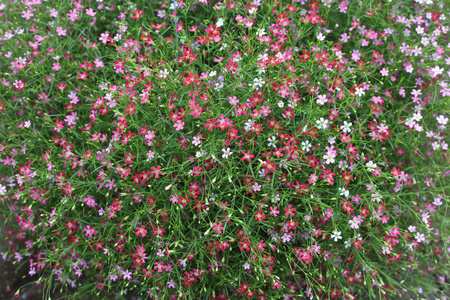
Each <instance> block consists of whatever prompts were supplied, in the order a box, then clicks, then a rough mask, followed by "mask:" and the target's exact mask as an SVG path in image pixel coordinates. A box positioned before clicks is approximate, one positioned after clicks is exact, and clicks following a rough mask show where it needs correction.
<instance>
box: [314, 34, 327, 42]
mask: <svg viewBox="0 0 450 300" xmlns="http://www.w3.org/2000/svg"><path fill="white" fill-rule="evenodd" d="M316 38H317V39H318V40H319V41H323V40H324V39H325V36H324V35H323V34H322V32H319V34H318V35H317V36H316Z"/></svg>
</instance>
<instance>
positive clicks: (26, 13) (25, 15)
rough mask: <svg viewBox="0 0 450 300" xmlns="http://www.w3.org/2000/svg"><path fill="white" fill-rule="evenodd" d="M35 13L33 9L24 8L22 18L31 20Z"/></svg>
mask: <svg viewBox="0 0 450 300" xmlns="http://www.w3.org/2000/svg"><path fill="white" fill-rule="evenodd" d="M32 16H34V14H33V13H32V10H31V9H27V11H24V10H22V18H25V19H27V20H29V19H30V18H31V17H32Z"/></svg>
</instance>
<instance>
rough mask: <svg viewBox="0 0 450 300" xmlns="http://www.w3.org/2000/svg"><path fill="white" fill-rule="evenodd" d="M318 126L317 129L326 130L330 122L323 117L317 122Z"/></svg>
mask: <svg viewBox="0 0 450 300" xmlns="http://www.w3.org/2000/svg"><path fill="white" fill-rule="evenodd" d="M316 124H317V128H319V129H323V130H325V129H327V127H328V120H326V119H324V118H323V117H321V118H320V120H317V121H316Z"/></svg>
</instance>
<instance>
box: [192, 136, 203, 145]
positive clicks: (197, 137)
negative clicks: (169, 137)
mask: <svg viewBox="0 0 450 300" xmlns="http://www.w3.org/2000/svg"><path fill="white" fill-rule="evenodd" d="M201 143H202V142H201V141H200V137H199V136H194V138H193V139H192V144H194V145H195V146H196V147H198V145H200V144H201Z"/></svg>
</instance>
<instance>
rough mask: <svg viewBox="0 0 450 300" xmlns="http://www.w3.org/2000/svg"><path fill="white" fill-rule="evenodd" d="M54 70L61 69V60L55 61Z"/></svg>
mask: <svg viewBox="0 0 450 300" xmlns="http://www.w3.org/2000/svg"><path fill="white" fill-rule="evenodd" d="M52 69H53V70H54V71H59V70H60V69H61V66H60V64H59V62H56V63H53V68H52Z"/></svg>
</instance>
